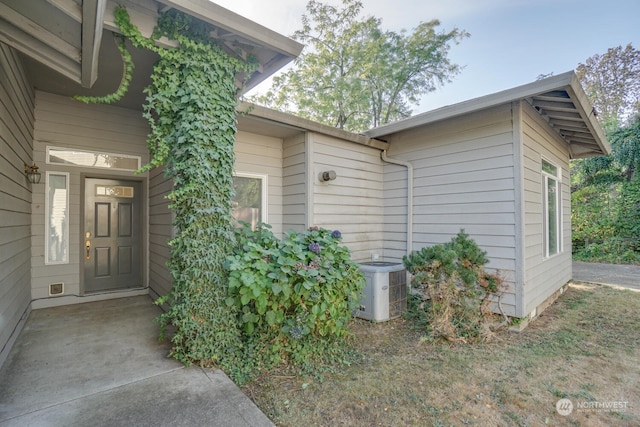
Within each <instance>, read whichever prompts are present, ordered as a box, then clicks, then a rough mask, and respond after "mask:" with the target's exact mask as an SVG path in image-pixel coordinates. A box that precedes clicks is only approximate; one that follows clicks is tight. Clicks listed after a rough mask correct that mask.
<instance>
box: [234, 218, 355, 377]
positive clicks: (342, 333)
mask: <svg viewBox="0 0 640 427" xmlns="http://www.w3.org/2000/svg"><path fill="white" fill-rule="evenodd" d="M236 240H237V242H238V244H237V247H236V250H235V253H234V254H233V255H231V256H229V257H228V258H227V263H226V267H227V269H228V270H229V271H230V276H229V295H230V296H229V297H228V298H227V305H228V306H229V307H232V308H235V309H237V310H238V311H239V319H238V320H239V323H240V325H241V327H242V328H243V333H244V340H245V343H246V345H247V347H248V348H253V349H254V351H255V357H256V361H255V366H257V367H268V366H273V365H275V364H279V363H283V362H284V363H290V364H293V365H296V366H297V367H300V368H303V369H312V366H313V365H314V364H315V363H317V362H322V363H325V362H333V361H336V359H337V358H338V359H340V358H343V357H344V353H343V350H344V343H345V338H347V337H348V336H349V334H348V329H347V324H348V323H349V320H350V319H351V313H352V310H353V309H354V308H355V305H356V304H357V301H358V300H359V297H360V293H361V291H362V289H363V287H364V278H363V277H362V275H361V274H360V272H359V270H358V266H357V264H355V263H354V262H352V261H351V253H350V251H349V249H348V248H346V247H345V246H343V245H342V244H341V235H340V232H339V231H337V230H336V231H333V232H332V231H329V230H326V229H322V228H318V227H312V228H310V229H309V230H307V231H306V232H304V233H296V232H290V233H287V234H286V235H285V236H284V238H283V239H278V238H277V237H276V236H274V234H273V233H272V232H271V230H270V227H269V226H268V225H266V224H261V225H260V226H259V227H258V229H257V230H255V231H252V230H251V228H250V227H248V226H247V225H246V224H245V226H244V227H243V228H240V229H237V230H236Z"/></svg>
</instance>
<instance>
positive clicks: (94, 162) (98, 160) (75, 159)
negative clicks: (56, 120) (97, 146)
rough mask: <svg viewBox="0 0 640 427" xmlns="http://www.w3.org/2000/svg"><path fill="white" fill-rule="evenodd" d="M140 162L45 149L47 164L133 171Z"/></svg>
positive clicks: (123, 156)
mask: <svg viewBox="0 0 640 427" xmlns="http://www.w3.org/2000/svg"><path fill="white" fill-rule="evenodd" d="M140 162H141V158H140V156H130V155H127V154H111V153H103V152H99V151H83V150H70V149H66V148H57V147H47V163H48V164H55V165H65V166H84V167H90V168H106V169H114V170H125V171H135V170H138V169H140Z"/></svg>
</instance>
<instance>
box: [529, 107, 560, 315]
mask: <svg viewBox="0 0 640 427" xmlns="http://www.w3.org/2000/svg"><path fill="white" fill-rule="evenodd" d="M522 111H523V124H522V133H523V146H524V149H523V169H524V176H523V180H524V209H525V215H524V218H525V225H524V234H525V245H524V257H525V260H524V265H525V274H524V276H525V277H524V279H525V286H524V294H523V299H524V312H525V314H528V313H530V312H531V311H532V310H533V309H535V308H536V307H537V306H538V305H540V304H541V303H542V302H544V300H546V299H547V298H548V297H549V296H551V295H552V294H553V293H554V292H555V291H556V290H558V289H559V288H560V287H561V286H562V285H564V284H565V283H567V282H568V281H569V280H571V272H572V271H571V195H570V176H569V151H568V148H567V146H566V144H565V143H564V142H563V141H562V140H561V139H560V137H559V136H558V135H557V134H555V132H554V131H553V130H552V129H550V127H549V126H548V124H547V123H546V122H544V121H543V120H542V119H541V118H540V116H539V114H538V113H537V112H536V111H535V110H533V109H532V108H531V107H530V106H529V105H528V104H524V103H523V109H522ZM543 158H545V159H547V160H548V161H551V162H553V163H554V164H556V165H558V166H559V167H560V168H561V173H562V212H563V224H562V228H563V252H562V253H560V254H557V255H555V256H552V257H549V258H544V239H543V232H544V231H543V215H544V208H543V192H542V175H541V167H542V166H541V164H542V159H543Z"/></svg>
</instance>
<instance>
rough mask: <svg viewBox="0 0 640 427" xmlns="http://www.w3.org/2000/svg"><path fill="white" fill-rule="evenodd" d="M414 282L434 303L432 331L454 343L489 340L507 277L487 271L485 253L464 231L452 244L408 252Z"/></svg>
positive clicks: (431, 306) (429, 314)
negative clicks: (494, 309) (494, 304)
mask: <svg viewBox="0 0 640 427" xmlns="http://www.w3.org/2000/svg"><path fill="white" fill-rule="evenodd" d="M403 261H404V265H405V267H406V268H407V270H408V271H409V272H410V273H411V274H412V275H413V279H412V284H413V286H414V287H415V288H417V289H420V290H421V291H422V292H423V293H424V294H425V295H426V296H427V297H428V298H429V303H428V304H424V305H422V307H424V310H425V311H426V313H427V319H428V322H429V323H428V324H429V329H430V335H431V337H433V338H440V337H441V338H445V339H447V340H450V341H463V342H466V341H468V340H478V339H486V338H488V337H489V336H490V335H491V324H490V318H491V317H492V312H491V310H490V305H491V303H492V302H496V301H499V298H500V293H501V285H502V282H503V280H502V278H501V277H500V276H499V275H498V274H493V273H488V272H486V271H485V270H484V266H485V264H487V262H488V259H487V257H486V252H485V251H483V250H482V249H480V247H479V246H478V245H477V244H476V242H475V241H473V240H472V239H471V238H469V236H468V235H467V234H466V233H465V232H464V230H461V231H460V233H458V234H457V235H456V236H455V237H454V238H453V239H452V240H451V241H450V242H447V243H443V244H439V245H435V246H430V247H425V248H422V249H421V250H419V251H413V252H412V253H411V254H409V256H405V257H404V259H403Z"/></svg>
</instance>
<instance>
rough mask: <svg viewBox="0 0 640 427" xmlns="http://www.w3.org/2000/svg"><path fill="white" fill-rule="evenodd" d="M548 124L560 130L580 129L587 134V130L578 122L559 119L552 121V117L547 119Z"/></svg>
mask: <svg viewBox="0 0 640 427" xmlns="http://www.w3.org/2000/svg"><path fill="white" fill-rule="evenodd" d="M549 123H551V124H552V125H554V126H558V127H561V128H571V129H582V130H584V131H587V132H589V128H588V127H587V125H586V124H585V123H584V122H582V121H581V122H578V121H572V120H561V119H554V118H553V117H549Z"/></svg>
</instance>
